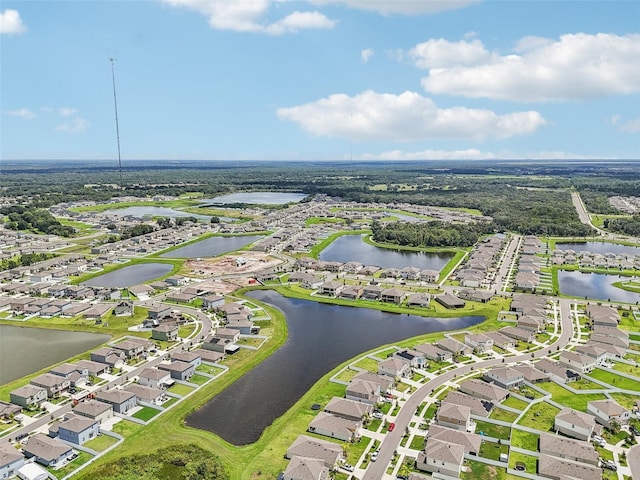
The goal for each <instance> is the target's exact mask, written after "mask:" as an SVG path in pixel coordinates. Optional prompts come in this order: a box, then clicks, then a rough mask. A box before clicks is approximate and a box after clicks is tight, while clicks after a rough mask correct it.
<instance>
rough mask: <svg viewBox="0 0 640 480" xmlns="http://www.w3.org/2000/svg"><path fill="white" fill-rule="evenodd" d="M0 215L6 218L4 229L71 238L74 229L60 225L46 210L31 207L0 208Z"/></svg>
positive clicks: (11, 206) (12, 206) (74, 231)
mask: <svg viewBox="0 0 640 480" xmlns="http://www.w3.org/2000/svg"><path fill="white" fill-rule="evenodd" d="M0 213H2V214H3V215H6V216H7V222H6V223H5V227H6V228H8V229H10V230H32V231H34V232H36V233H46V234H49V235H58V236H60V237H71V236H72V235H73V234H75V233H76V230H75V228H73V227H70V226H68V225H62V224H61V223H60V222H59V221H58V220H56V218H55V217H54V216H53V215H51V214H50V213H49V212H48V211H47V210H44V209H41V208H36V207H34V206H33V205H28V206H23V205H10V206H7V207H2V208H0Z"/></svg>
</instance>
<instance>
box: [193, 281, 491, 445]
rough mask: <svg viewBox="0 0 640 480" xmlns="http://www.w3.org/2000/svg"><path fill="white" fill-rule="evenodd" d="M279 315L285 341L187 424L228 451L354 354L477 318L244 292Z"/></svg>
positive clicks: (253, 438)
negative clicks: (407, 312) (389, 310)
mask: <svg viewBox="0 0 640 480" xmlns="http://www.w3.org/2000/svg"><path fill="white" fill-rule="evenodd" d="M248 295H249V296H251V297H252V298H255V299H257V300H260V301H263V302H265V303H268V304H269V305H272V306H274V307H276V308H278V309H280V310H281V311H282V312H284V314H285V316H286V319H287V326H288V338H287V341H286V342H285V344H284V345H283V346H282V347H280V348H279V349H278V350H277V351H276V352H275V353H274V354H273V355H271V356H270V357H269V358H267V359H266V360H265V361H263V362H262V363H260V364H259V365H257V366H256V367H255V368H253V369H252V370H250V371H249V372H248V373H247V374H245V375H244V376H242V377H241V378H240V379H239V380H237V381H236V382H235V383H233V384H232V385H231V386H230V387H228V388H227V389H226V390H224V391H222V392H221V393H220V394H218V395H217V396H215V397H214V398H213V399H211V401H209V402H208V403H207V404H206V405H205V406H204V407H202V408H201V409H199V410H197V411H196V412H194V413H193V414H191V415H189V416H188V417H187V424H188V425H189V426H192V427H195V428H200V429H203V430H208V431H210V432H213V433H215V434H216V435H219V436H220V437H222V438H223V439H225V440H226V441H228V442H230V443H232V444H234V445H247V444H249V443H253V442H255V441H256V440H258V438H259V437H260V435H261V434H262V432H263V431H264V429H265V428H267V427H268V426H269V425H271V423H272V422H273V421H274V420H275V419H276V418H278V417H280V416H281V415H282V414H284V413H285V412H286V411H287V410H288V409H289V408H290V407H291V406H292V405H293V404H294V403H295V402H297V401H298V400H299V399H300V397H301V396H302V395H304V394H305V393H306V392H307V391H308V390H309V388H310V387H311V386H312V385H314V384H315V383H316V382H317V381H318V380H319V379H320V378H321V377H322V376H323V375H325V374H326V373H327V372H329V371H330V370H331V369H333V368H335V367H336V366H337V365H339V364H340V363H342V362H344V361H346V360H348V359H350V358H353V357H355V356H357V355H358V354H360V353H362V352H364V351H367V350H370V349H372V348H375V347H378V346H380V345H384V344H387V343H392V342H398V341H400V340H404V339H406V338H410V337H415V336H418V335H423V334H425V333H429V332H437V331H442V330H452V329H459V328H465V327H469V326H471V325H475V324H477V323H480V322H481V321H483V320H484V318H483V317H478V316H474V317H462V318H446V319H443V318H425V317H419V316H416V315H394V314H391V313H385V312H380V311H378V310H369V309H365V308H351V307H344V306H338V305H328V304H323V303H317V302H312V301H309V300H299V299H291V298H286V297H283V296H281V295H280V294H278V293H276V292H273V291H270V290H256V291H253V292H249V293H248Z"/></svg>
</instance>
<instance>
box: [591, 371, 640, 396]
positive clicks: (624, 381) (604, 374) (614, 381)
mask: <svg viewBox="0 0 640 480" xmlns="http://www.w3.org/2000/svg"><path fill="white" fill-rule="evenodd" d="M589 375H590V376H591V377H593V378H595V379H596V380H600V381H602V382H606V383H608V384H609V385H611V386H613V387H618V388H623V389H625V390H634V391H637V392H640V382H637V381H635V380H631V379H630V378H625V377H621V376H620V375H616V374H614V373H611V372H610V371H607V370H601V369H599V368H596V369H595V370H594V371H593V372H591V373H590V374H589Z"/></svg>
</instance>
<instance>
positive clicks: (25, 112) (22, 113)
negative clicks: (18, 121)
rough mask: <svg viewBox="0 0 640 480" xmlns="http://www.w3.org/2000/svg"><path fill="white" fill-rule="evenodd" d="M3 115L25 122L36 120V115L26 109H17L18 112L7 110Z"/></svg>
mask: <svg viewBox="0 0 640 480" xmlns="http://www.w3.org/2000/svg"><path fill="white" fill-rule="evenodd" d="M5 113H6V114H7V115H11V116H12V117H20V118H23V119H25V120H31V119H32V118H36V114H35V113H33V112H32V111H31V110H29V109H28V108H19V109H18V110H8V111H6V112H5Z"/></svg>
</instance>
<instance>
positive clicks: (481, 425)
mask: <svg viewBox="0 0 640 480" xmlns="http://www.w3.org/2000/svg"><path fill="white" fill-rule="evenodd" d="M510 431H511V429H510V428H509V427H504V426H502V425H496V424H494V423H489V422H483V421H482V420H477V421H476V433H477V434H478V435H480V432H482V435H485V436H487V437H493V438H499V439H501V440H509V435H510Z"/></svg>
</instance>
